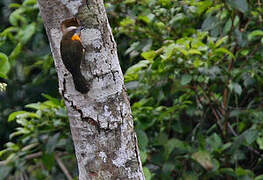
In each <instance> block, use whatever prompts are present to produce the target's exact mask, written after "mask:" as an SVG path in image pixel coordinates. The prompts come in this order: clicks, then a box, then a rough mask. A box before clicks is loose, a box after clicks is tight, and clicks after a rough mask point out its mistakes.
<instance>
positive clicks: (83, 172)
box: [38, 0, 144, 180]
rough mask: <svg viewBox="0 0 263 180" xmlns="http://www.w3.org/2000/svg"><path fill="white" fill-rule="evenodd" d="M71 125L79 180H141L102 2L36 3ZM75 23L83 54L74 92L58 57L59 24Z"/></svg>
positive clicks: (127, 106) (50, 0)
mask: <svg viewBox="0 0 263 180" xmlns="http://www.w3.org/2000/svg"><path fill="white" fill-rule="evenodd" d="M38 3H39V7H40V12H41V16H42V18H43V20H44V25H45V28H46V32H47V35H48V38H49V42H50V47H51V51H52V54H53V58H54V60H55V66H56V70H57V74H58V79H59V91H60V93H61V95H62V96H63V98H64V99H65V103H66V107H67V110H68V117H69V121H70V127H71V133H72V138H73V142H74V146H75V153H76V157H77V161H78V168H79V179H80V180H87V179H144V175H143V171H142V165H141V161H140V157H139V151H138V146H137V139H136V134H135V132H134V128H133V119H132V115H131V109H130V104H129V100H128V98H127V94H126V90H125V87H124V82H123V74H122V71H121V68H120V65H119V61H118V56H117V50H116V44H115V41H114V38H113V36H112V32H111V28H110V26H109V23H108V19H107V16H106V12H105V8H104V5H103V0H89V1H86V0H67V1H65V0H38ZM73 17H76V18H77V19H78V20H79V21H80V24H81V25H82V26H84V29H83V30H82V31H81V40H82V43H83V46H84V48H85V50H86V52H85V58H84V60H83V61H82V64H81V73H82V75H83V76H84V77H85V79H86V80H88V82H89V84H90V89H89V91H88V93H86V94H81V93H80V92H78V91H76V90H75V88H74V84H73V80H72V76H71V74H70V73H69V72H68V71H67V69H66V68H65V66H64V64H63V62H62V60H61V54H60V40H61V38H62V32H61V28H60V27H61V23H62V22H63V21H65V20H67V19H71V18H73Z"/></svg>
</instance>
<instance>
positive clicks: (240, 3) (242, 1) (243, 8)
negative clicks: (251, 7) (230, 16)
mask: <svg viewBox="0 0 263 180" xmlns="http://www.w3.org/2000/svg"><path fill="white" fill-rule="evenodd" d="M226 2H227V4H229V5H230V6H231V7H232V8H234V9H237V10H239V11H240V12H242V13H245V12H247V11H248V3H247V0H227V1H226Z"/></svg>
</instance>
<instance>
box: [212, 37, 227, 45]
mask: <svg viewBox="0 0 263 180" xmlns="http://www.w3.org/2000/svg"><path fill="white" fill-rule="evenodd" d="M227 40H228V36H225V37H222V38H221V39H219V40H217V41H216V44H215V47H219V46H221V44H223V43H225V42H226V41H227Z"/></svg>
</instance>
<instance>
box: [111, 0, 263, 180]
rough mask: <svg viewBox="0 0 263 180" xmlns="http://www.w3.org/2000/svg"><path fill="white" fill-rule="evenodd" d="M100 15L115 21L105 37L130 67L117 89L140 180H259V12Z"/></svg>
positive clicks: (134, 7) (194, 6)
mask: <svg viewBox="0 0 263 180" xmlns="http://www.w3.org/2000/svg"><path fill="white" fill-rule="evenodd" d="M107 6H108V7H110V10H112V11H113V10H115V11H118V12H121V13H116V14H114V15H115V16H114V18H118V21H119V24H118V25H117V26H116V27H115V28H114V29H113V32H115V33H116V35H117V37H122V38H121V40H122V41H129V43H128V44H130V46H128V47H127V50H126V51H123V53H124V54H128V55H129V57H128V58H129V59H130V61H132V62H134V63H135V64H134V65H133V66H131V67H129V68H128V70H127V71H126V73H125V82H126V84H127V88H128V92H129V95H130V98H131V102H132V111H133V115H134V119H135V123H136V129H137V134H138V139H139V147H140V149H141V152H142V153H141V158H142V162H143V165H144V167H147V168H148V169H149V170H150V174H149V172H147V173H145V174H146V176H147V177H151V178H152V179H175V178H176V179H195V178H197V179H226V178H228V179H230V178H232V179H253V178H260V176H262V168H261V166H260V164H261V162H262V155H261V153H260V152H261V150H262V144H263V143H262V135H261V134H262V133H261V131H262V122H260V119H262V118H263V114H262V113H263V109H262V103H261V101H262V97H263V96H262V95H263V94H262V87H263V86H262V85H263V84H262V78H261V77H262V72H263V71H262V66H261V64H262V57H263V54H262V52H263V51H262V50H263V46H262V28H263V26H262V23H261V22H262V12H263V11H262V2H260V1H253V0H252V1H249V2H248V1H247V0H240V1H238V0H235V1H228V0H227V1H225V2H224V1H210V0H203V1H188V0H184V1H169V0H168V1H161V0H149V1H140V2H137V1H136V2H135V1H129V2H127V1H125V2H124V3H121V4H115V3H114V1H111V3H108V4H107ZM109 14H111V11H109ZM116 16H117V17H116ZM123 37H126V39H124V38H123ZM117 41H118V39H117ZM140 55H141V56H140ZM126 58H127V57H126ZM141 58H143V59H141ZM126 62H128V61H127V59H126ZM251 158H252V159H253V163H252V162H251V161H249V160H250V159H251ZM249 162H251V163H249Z"/></svg>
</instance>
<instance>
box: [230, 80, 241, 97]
mask: <svg viewBox="0 0 263 180" xmlns="http://www.w3.org/2000/svg"><path fill="white" fill-rule="evenodd" d="M228 87H229V89H230V90H231V91H234V92H235V93H236V94H238V95H241V93H242V88H241V86H240V85H239V84H238V83H233V82H231V83H230V84H229V85H228Z"/></svg>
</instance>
